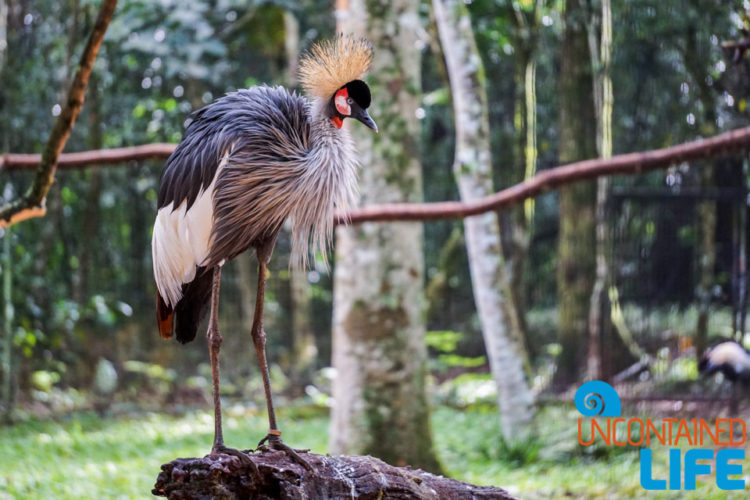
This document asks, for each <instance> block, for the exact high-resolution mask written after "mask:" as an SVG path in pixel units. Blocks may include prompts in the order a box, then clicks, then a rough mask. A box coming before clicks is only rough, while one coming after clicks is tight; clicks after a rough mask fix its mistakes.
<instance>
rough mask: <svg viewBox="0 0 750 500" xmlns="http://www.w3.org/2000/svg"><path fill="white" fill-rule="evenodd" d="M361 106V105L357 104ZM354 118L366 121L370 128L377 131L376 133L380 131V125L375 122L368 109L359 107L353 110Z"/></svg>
mask: <svg viewBox="0 0 750 500" xmlns="http://www.w3.org/2000/svg"><path fill="white" fill-rule="evenodd" d="M357 107H359V106H357ZM352 111H353V113H352V115H351V116H352V118H356V119H357V120H359V121H361V122H362V123H364V124H365V125H366V126H367V127H368V128H371V129H373V130H374V131H375V133H377V132H378V126H377V125H375V122H374V121H373V120H372V118H370V115H369V114H368V113H367V110H366V109H362V108H359V109H357V110H352Z"/></svg>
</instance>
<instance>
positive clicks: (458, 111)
mask: <svg viewBox="0 0 750 500" xmlns="http://www.w3.org/2000/svg"><path fill="white" fill-rule="evenodd" d="M432 4H433V7H434V9H435V20H436V22H437V26H438V32H439V33H440V40H441V43H442V46H443V53H444V54H445V59H446V63H447V67H448V75H449V77H450V82H451V95H452V98H453V110H454V115H455V123H456V159H455V162H454V164H453V172H454V175H455V176H456V182H457V183H458V188H459V193H460V195H461V199H462V200H464V201H472V200H475V199H478V198H482V197H484V196H487V195H488V194H490V193H491V192H492V165H491V162H490V140H489V120H488V116H487V105H486V103H487V96H486V92H485V89H484V81H483V80H482V75H483V74H484V69H483V67H482V61H481V59H480V57H479V52H478V50H477V47H476V43H475V41H474V33H473V31H472V28H471V20H470V18H469V12H468V10H467V9H466V7H465V5H464V4H463V3H462V2H460V1H456V0H433V2H432ZM464 227H465V234H466V246H467V250H468V254H469V270H470V272H471V282H472V288H473V291H474V300H475V302H476V306H477V311H478V313H479V320H480V324H481V325H482V333H483V335H484V342H485V347H486V349H487V357H488V360H489V363H490V369H491V371H492V375H493V379H494V380H495V383H496V384H497V389H498V390H497V392H498V395H497V402H498V406H499V408H500V423H501V430H502V433H503V436H504V437H505V439H506V440H507V441H508V442H517V441H519V440H522V439H523V438H524V437H526V436H528V435H529V434H530V429H531V425H532V417H533V415H534V411H533V406H532V405H533V395H532V393H531V388H530V387H529V384H528V380H527V378H526V369H525V368H526V367H525V365H526V363H525V361H526V352H525V350H524V346H523V335H522V333H521V331H520V328H519V322H518V311H516V309H515V307H514V302H513V299H512V296H511V291H510V287H509V284H508V282H507V277H506V276H505V270H504V268H503V257H502V245H501V241H500V227H499V224H498V218H497V213H495V212H487V213H485V214H483V215H480V216H476V217H469V218H467V219H465V221H464Z"/></svg>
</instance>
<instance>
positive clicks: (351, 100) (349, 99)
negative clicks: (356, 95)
mask: <svg viewBox="0 0 750 500" xmlns="http://www.w3.org/2000/svg"><path fill="white" fill-rule="evenodd" d="M346 102H347V103H349V104H350V105H351V104H354V99H352V98H351V97H349V98H347V99H346Z"/></svg>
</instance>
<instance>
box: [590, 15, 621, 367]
mask: <svg viewBox="0 0 750 500" xmlns="http://www.w3.org/2000/svg"><path fill="white" fill-rule="evenodd" d="M601 4H602V10H601V36H600V37H599V40H598V42H599V44H600V45H599V48H598V50H597V39H596V36H595V35H594V33H595V31H596V30H595V27H596V25H597V24H599V22H596V21H595V20H592V22H591V26H590V33H589V44H590V50H591V54H592V58H591V62H592V64H593V66H594V67H595V68H598V71H597V72H596V74H595V75H594V82H593V83H594V97H595V107H596V108H595V109H596V118H597V133H596V136H597V149H598V150H599V156H600V157H601V158H611V157H612V107H613V104H614V95H613V90H612V77H611V76H610V61H611V56H612V8H611V4H610V0H601ZM594 17H596V16H594ZM596 184H597V185H596V280H595V281H594V290H593V292H592V294H591V305H590V309H589V351H588V356H587V364H586V367H587V369H586V371H587V374H586V376H587V378H589V379H600V378H602V326H603V324H604V322H605V321H607V319H608V317H609V315H608V314H606V312H605V309H607V307H606V305H607V295H606V291H607V285H608V283H609V266H608V264H607V251H608V249H609V244H608V234H609V233H608V229H609V228H608V227H607V220H606V215H607V213H606V208H607V197H608V192H609V179H608V178H607V177H600V178H599V179H597V182H596Z"/></svg>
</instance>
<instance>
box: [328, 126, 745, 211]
mask: <svg viewBox="0 0 750 500" xmlns="http://www.w3.org/2000/svg"><path fill="white" fill-rule="evenodd" d="M748 147H750V127H745V128H741V129H737V130H732V131H730V132H725V133H723V134H719V135H717V136H714V137H711V138H708V139H700V140H697V141H693V142H686V143H684V144H679V145H677V146H672V147H669V148H664V149H655V150H651V151H644V152H640V153H628V154H623V155H617V156H613V157H611V158H608V159H603V158H599V159H594V160H584V161H579V162H576V163H571V164H569V165H565V166H562V167H555V168H551V169H549V170H542V171H541V172H539V173H538V174H536V175H535V176H534V177H532V178H530V179H528V180H526V181H524V182H521V183H519V184H515V185H513V186H511V187H509V188H506V189H503V190H502V191H499V192H497V193H495V194H493V195H490V196H487V197H485V198H482V199H480V200H477V201H474V202H470V203H461V202H458V201H443V202H436V203H389V204H383V205H371V206H366V207H362V208H359V209H356V210H352V211H351V212H349V213H348V214H342V213H337V214H336V224H344V223H350V224H360V223H362V222H385V221H423V220H438V219H457V218H463V217H471V216H472V215H479V214H482V213H484V212H488V211H490V210H499V209H502V208H505V207H508V206H510V205H513V204H515V203H518V202H521V201H523V200H525V199H527V198H532V197H535V196H539V195H540V194H542V193H545V192H547V191H551V190H552V189H555V188H558V187H560V186H562V185H565V184H570V183H572V182H576V181H580V180H584V179H592V178H595V177H602V176H607V175H617V174H638V173H642V172H648V171H651V170H656V169H660V168H665V167H668V166H670V165H674V164H675V163H681V162H685V161H690V160H696V159H699V158H706V157H709V156H716V155H719V154H724V153H729V152H732V151H737V150H740V149H745V148H748Z"/></svg>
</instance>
